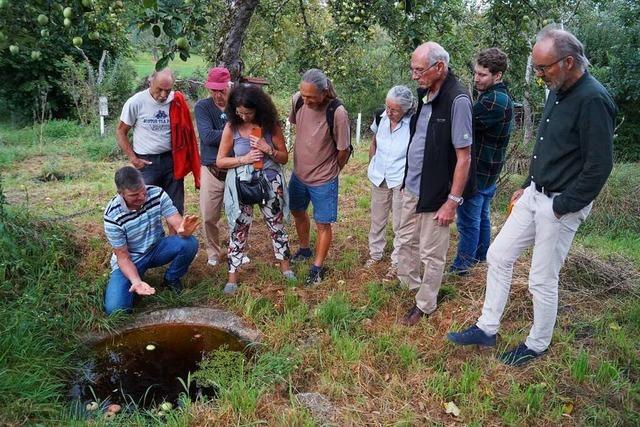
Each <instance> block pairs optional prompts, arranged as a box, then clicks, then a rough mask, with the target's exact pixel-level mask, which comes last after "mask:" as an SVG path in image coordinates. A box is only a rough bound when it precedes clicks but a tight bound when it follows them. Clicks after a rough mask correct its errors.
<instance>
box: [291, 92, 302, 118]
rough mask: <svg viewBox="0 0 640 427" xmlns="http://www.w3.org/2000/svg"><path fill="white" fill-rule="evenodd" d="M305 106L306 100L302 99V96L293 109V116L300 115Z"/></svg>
mask: <svg viewBox="0 0 640 427" xmlns="http://www.w3.org/2000/svg"><path fill="white" fill-rule="evenodd" d="M303 105H304V99H302V95H300V96H299V97H298V99H296V105H295V106H294V107H293V114H294V115H296V114H298V111H300V109H301V108H302V106H303Z"/></svg>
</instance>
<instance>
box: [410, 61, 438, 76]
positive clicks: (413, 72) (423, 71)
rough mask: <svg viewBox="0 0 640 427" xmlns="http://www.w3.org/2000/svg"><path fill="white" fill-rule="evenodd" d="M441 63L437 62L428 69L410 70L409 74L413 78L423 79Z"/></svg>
mask: <svg viewBox="0 0 640 427" xmlns="http://www.w3.org/2000/svg"><path fill="white" fill-rule="evenodd" d="M439 63H440V61H436V62H434V63H433V64H431V65H430V66H429V67H427V68H413V67H412V68H410V69H409V73H410V74H411V75H412V76H413V75H416V76H418V77H422V76H424V74H425V73H426V72H427V71H429V70H430V69H432V68H433V67H435V66H436V65H438V64H439Z"/></svg>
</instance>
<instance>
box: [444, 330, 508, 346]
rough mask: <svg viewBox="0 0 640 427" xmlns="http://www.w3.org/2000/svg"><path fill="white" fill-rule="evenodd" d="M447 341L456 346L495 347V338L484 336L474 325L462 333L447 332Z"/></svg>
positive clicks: (493, 336)
mask: <svg viewBox="0 0 640 427" xmlns="http://www.w3.org/2000/svg"><path fill="white" fill-rule="evenodd" d="M447 339H448V340H449V341H451V342H452V343H454V344H458V345H481V346H484V347H493V346H494V345H496V336H495V335H487V334H485V333H484V331H483V330H482V329H480V328H478V327H477V326H476V325H473V326H472V327H470V328H469V329H467V330H465V331H462V332H449V333H448V334H447Z"/></svg>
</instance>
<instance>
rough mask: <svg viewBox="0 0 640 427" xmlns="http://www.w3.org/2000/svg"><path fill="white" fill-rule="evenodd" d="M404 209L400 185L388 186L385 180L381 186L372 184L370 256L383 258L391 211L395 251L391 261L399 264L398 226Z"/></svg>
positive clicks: (392, 253) (378, 258) (376, 258)
mask: <svg viewBox="0 0 640 427" xmlns="http://www.w3.org/2000/svg"><path fill="white" fill-rule="evenodd" d="M401 210H402V195H401V194H400V186H396V187H395V188H388V187H387V183H386V182H385V181H383V182H382V184H380V186H379V187H377V186H375V185H372V186H371V227H370V228H369V257H370V258H371V259H375V260H381V259H382V255H383V253H384V247H385V245H386V243H387V238H386V228H387V221H388V220H389V212H391V227H392V229H393V235H394V238H393V252H391V263H392V264H398V238H397V235H396V233H397V232H398V226H399V225H400V211H401Z"/></svg>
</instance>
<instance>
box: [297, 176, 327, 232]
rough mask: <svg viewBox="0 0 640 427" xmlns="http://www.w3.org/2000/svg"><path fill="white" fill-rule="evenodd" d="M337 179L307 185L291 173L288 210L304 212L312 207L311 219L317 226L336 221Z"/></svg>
mask: <svg viewBox="0 0 640 427" xmlns="http://www.w3.org/2000/svg"><path fill="white" fill-rule="evenodd" d="M338 186H339V184H338V177H337V176H336V177H335V178H333V179H332V180H331V181H328V182H325V183H324V184H320V185H307V184H305V183H304V182H302V181H300V180H299V179H298V177H297V176H296V175H295V174H294V173H292V174H291V179H290V180H289V209H290V210H292V211H296V212H298V211H301V212H304V211H306V210H307V208H308V207H309V202H311V204H312V205H313V219H314V220H315V221H316V223H318V224H331V223H333V222H336V221H337V220H338Z"/></svg>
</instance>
